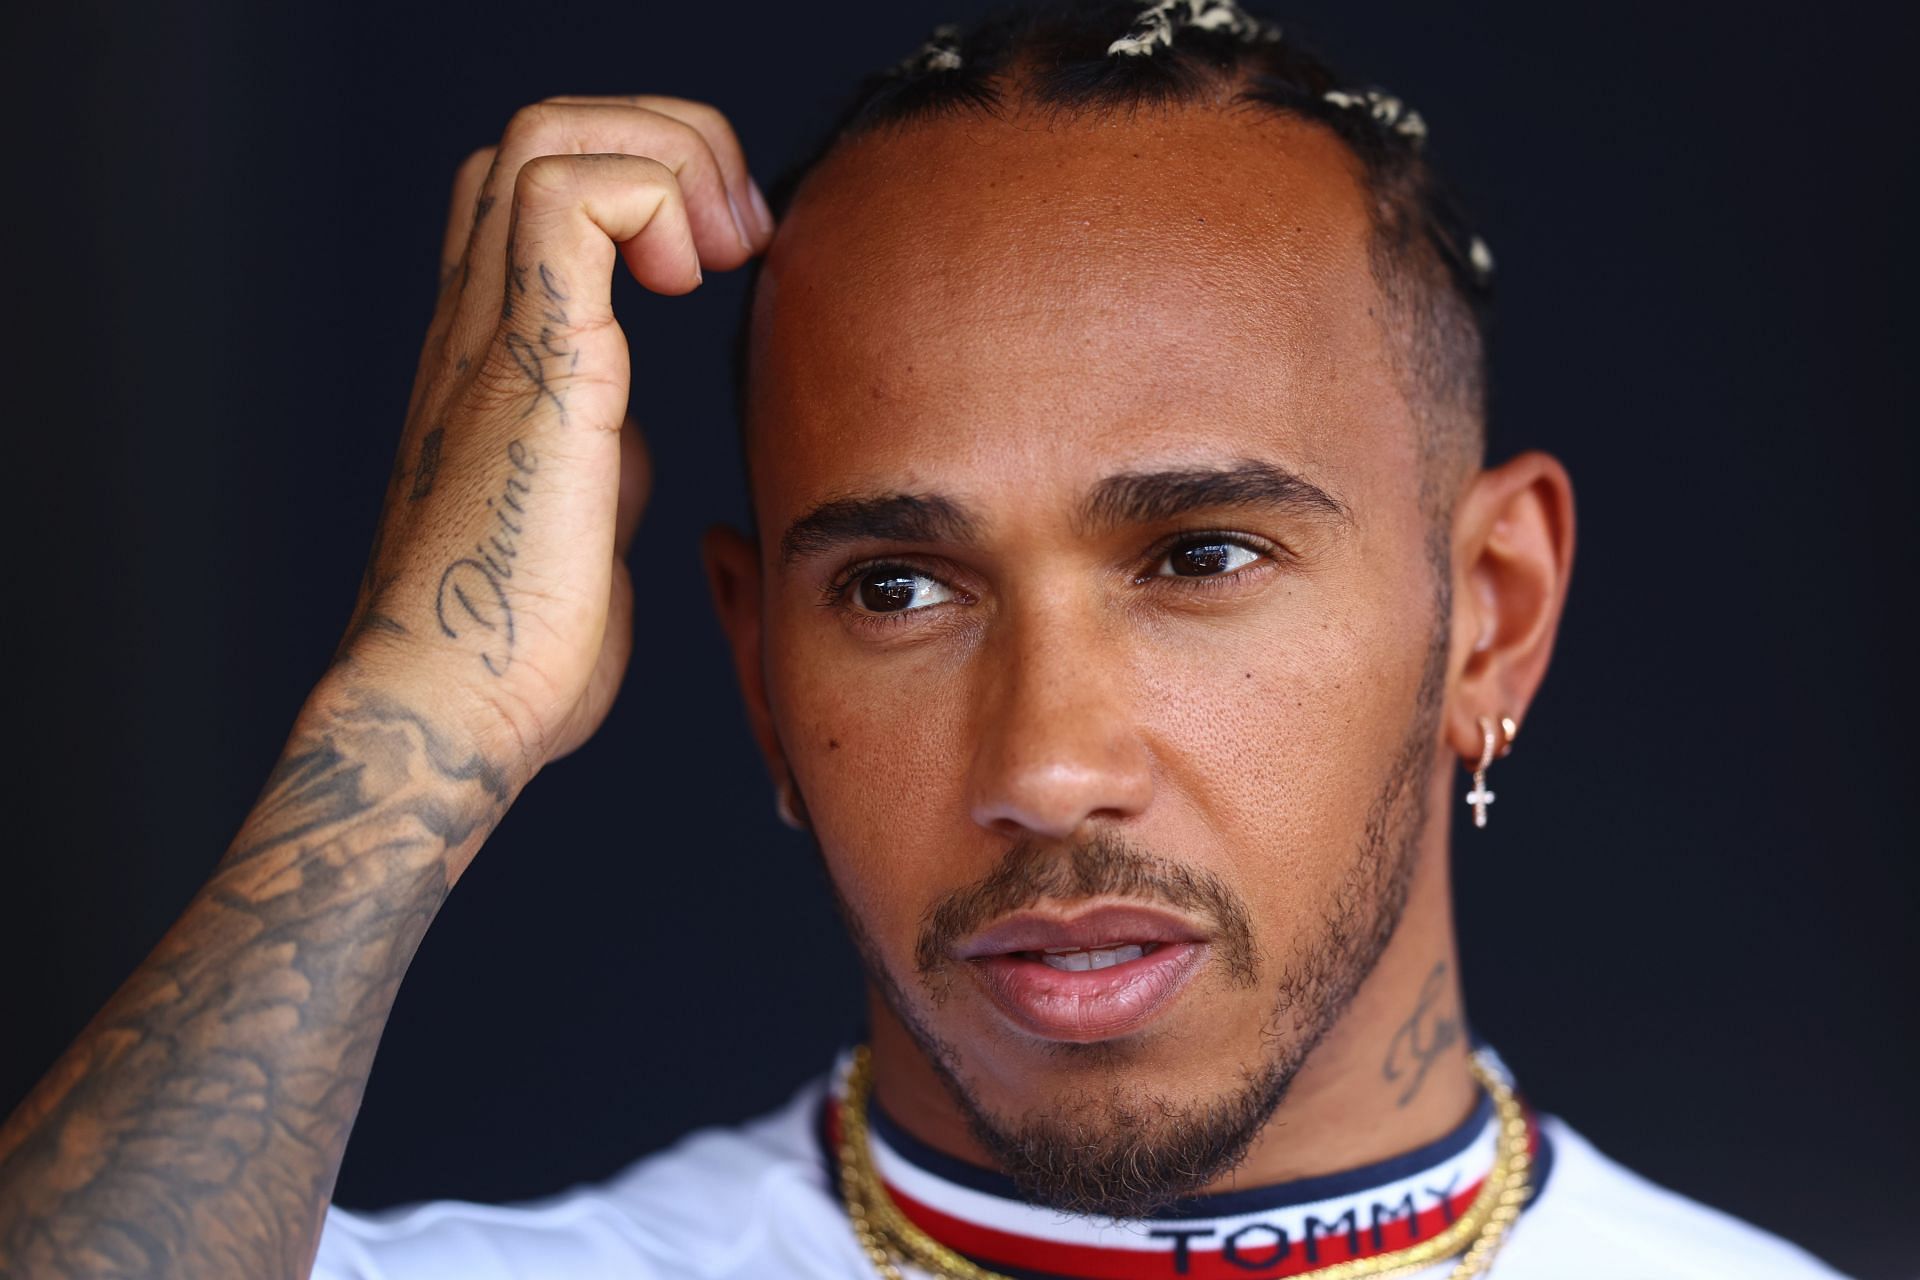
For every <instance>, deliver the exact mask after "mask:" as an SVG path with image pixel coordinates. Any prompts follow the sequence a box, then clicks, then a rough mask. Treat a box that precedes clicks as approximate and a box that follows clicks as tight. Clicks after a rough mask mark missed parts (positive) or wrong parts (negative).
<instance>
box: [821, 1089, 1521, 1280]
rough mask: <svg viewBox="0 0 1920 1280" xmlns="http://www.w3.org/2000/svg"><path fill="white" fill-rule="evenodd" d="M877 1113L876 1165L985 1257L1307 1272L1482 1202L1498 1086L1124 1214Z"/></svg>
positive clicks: (947, 1239)
mask: <svg viewBox="0 0 1920 1280" xmlns="http://www.w3.org/2000/svg"><path fill="white" fill-rule="evenodd" d="M843 1066H844V1063H843ZM841 1076H842V1072H840V1071H836V1072H835V1075H834V1079H835V1082H836V1084H835V1088H834V1089H833V1090H831V1091H829V1094H828V1096H827V1097H826V1098H825V1099H823V1102H822V1115H821V1137H822V1140H823V1142H824V1143H825V1151H826V1155H827V1164H828V1168H829V1169H833V1168H836V1167H837V1165H836V1161H835V1160H834V1159H833V1152H835V1151H836V1150H837V1149H838V1143H839V1117H838V1105H839V1104H838V1096H839V1089H838V1082H839V1080H840V1079H841ZM868 1118H869V1125H868V1129H869V1135H870V1137H871V1140H872V1151H873V1161H874V1166H875V1168H876V1169H877V1170H878V1172H879V1174H880V1176H881V1178H882V1180H883V1181H884V1182H885V1183H886V1186H887V1190H888V1192H889V1193H890V1194H891V1195H892V1197H893V1199H894V1202H895V1203H896V1204H897V1205H898V1206H899V1207H900V1210H901V1212H902V1213H904V1214H905V1215H906V1216H907V1218H908V1219H909V1220H910V1221H912V1222H913V1223H914V1225H916V1226H917V1227H919V1228H920V1229H921V1230H922V1231H924V1232H926V1233H927V1234H928V1235H929V1236H931V1237H932V1238H933V1239H934V1240H936V1241H938V1242H939V1243H941V1244H943V1245H945V1246H946V1247H947V1248H949V1249H952V1250H954V1251H955V1252H957V1253H959V1254H962V1255H963V1256H965V1257H967V1258H969V1259H971V1260H972V1261H974V1262H975V1263H977V1264H978V1265H980V1266H983V1267H987V1268H989V1269H991V1270H994V1271H999V1272H1002V1273H1004V1274H1006V1275H1010V1276H1015V1277H1023V1278H1025V1277H1032V1278H1034V1280H1053V1278H1055V1277H1071V1278H1073V1280H1162V1278H1165V1280H1215V1278H1219V1280H1228V1278H1231V1280H1246V1278H1247V1277H1250V1276H1266V1277H1280V1276H1300V1275H1309V1274H1311V1273H1312V1272H1314V1271H1317V1270H1320V1269H1322V1268H1324V1267H1330V1266H1333V1265H1335V1264H1337V1263H1342V1262H1349V1261H1353V1260H1357V1259H1363V1258H1374V1257H1378V1256H1380V1255H1383V1254H1390V1253H1394V1252H1396V1251H1398V1250H1401V1249H1404V1248H1406V1247H1407V1246H1409V1245H1411V1244H1415V1243H1418V1242H1419V1241H1420V1240H1423V1239H1426V1238H1427V1237H1429V1236H1432V1235H1433V1234H1435V1233H1436V1232H1438V1231H1440V1230H1442V1229H1444V1228H1445V1227H1446V1226H1447V1224H1448V1223H1450V1222H1452V1221H1453V1220H1454V1219H1455V1218H1456V1217H1458V1216H1459V1215H1460V1214H1461V1213H1462V1212H1463V1211H1464V1210H1465V1209H1466V1208H1467V1206H1468V1205H1470V1204H1471V1203H1472V1201H1473V1198H1474V1195H1475V1194H1476V1193H1477V1192H1478V1191H1479V1190H1480V1187H1481V1184H1482V1183H1483V1181H1484V1180H1485V1178H1486V1176H1487V1174H1488V1172H1489V1171H1491V1170H1492V1168H1493V1164H1494V1155H1495V1150H1496V1146H1497V1143H1498V1137H1499V1126H1498V1120H1497V1117H1496V1116H1495V1114H1494V1110H1493V1103H1492V1100H1491V1099H1490V1098H1488V1097H1487V1096H1486V1095H1485V1094H1482V1095H1481V1097H1480V1100H1479V1102H1478V1103H1477V1104H1476V1105H1475V1107H1474V1109H1473V1111H1472V1112H1471V1113H1470V1114H1469V1115H1468V1116H1467V1117H1466V1119H1465V1120H1463V1121H1462V1122H1461V1123H1460V1124H1459V1125H1458V1126H1456V1127H1455V1128H1454V1129H1453V1130H1452V1131H1450V1132H1449V1133H1447V1134H1445V1135H1443V1136H1442V1137H1440V1138H1438V1139H1436V1140H1435V1141H1433V1142H1429V1143H1426V1144H1425V1145H1423V1146H1421V1147H1418V1148H1416V1149H1415V1150H1412V1151H1408V1152H1406V1153H1404V1154H1402V1155H1398V1156H1395V1157H1393V1158H1391V1159H1388V1160H1382V1161H1378V1162H1376V1163H1373V1164H1368V1165H1364V1166H1362V1167H1360V1168H1356V1169H1350V1170H1347V1171H1345V1172H1341V1173H1334V1174H1327V1175H1323V1176H1319V1177H1311V1178H1302V1179H1298V1180H1295V1181H1292V1182H1284V1183H1277V1184H1272V1185H1268V1186H1262V1187H1249V1188H1245V1189H1242V1190H1236V1191H1230V1192H1224V1193H1220V1194H1215V1195H1206V1196H1195V1197H1190V1198H1188V1199H1186V1200H1182V1201H1180V1202H1178V1203H1177V1204H1175V1205H1173V1206H1170V1207H1169V1208H1168V1209H1166V1210H1164V1211H1162V1212H1161V1213H1160V1214H1158V1215H1156V1216H1155V1217H1154V1218H1152V1219H1147V1220H1138V1221H1120V1222H1115V1221H1112V1220H1108V1219H1096V1218H1087V1217H1080V1216H1076V1215H1071V1214H1066V1213H1062V1212H1059V1211H1058V1210H1054V1209H1048V1208H1043V1207H1041V1206H1038V1205H1034V1204H1031V1203H1029V1202H1027V1201H1024V1200H1022V1199H1021V1198H1020V1196H1019V1193H1018V1192H1017V1191H1016V1190H1015V1188H1014V1185H1013V1183H1012V1181H1011V1180H1010V1179H1009V1178H1007V1177H1006V1176H1005V1175H1003V1174H1001V1173H998V1172H996V1171H994V1170H992V1169H987V1168H983V1167H981V1166H979V1165H975V1164H970V1163H968V1162H966V1161H964V1160H960V1159H957V1158H955V1157H953V1156H950V1155H947V1154H945V1153H943V1152H940V1151H936V1150H934V1149H933V1148H931V1147H929V1146H927V1145H926V1144H925V1143H922V1142H920V1141H919V1140H918V1139H916V1138H914V1137H913V1135H911V1134H909V1133H907V1132H906V1131H905V1130H904V1129H903V1128H901V1126H900V1125H899V1123H898V1122H896V1121H895V1120H894V1119H893V1118H892V1117H891V1116H889V1115H888V1114H887V1113H886V1111H885V1110H884V1109H883V1108H882V1107H880V1106H879V1104H878V1102H877V1101H876V1102H874V1103H873V1104H872V1105H871V1106H870V1108H869V1117H868ZM1528 1119H1529V1130H1530V1135H1529V1136H1530V1139H1531V1141H1532V1144H1533V1154H1534V1166H1533V1168H1534V1186H1535V1190H1536V1194H1537V1190H1538V1186H1539V1183H1540V1181H1541V1180H1542V1179H1543V1178H1544V1177H1545V1174H1546V1170H1547V1163H1548V1158H1549V1153H1548V1151H1547V1150H1546V1145H1545V1139H1544V1136H1543V1135H1542V1134H1541V1133H1540V1130H1539V1126H1538V1124H1537V1123H1535V1122H1534V1120H1533V1116H1532V1113H1531V1112H1529V1113H1528Z"/></svg>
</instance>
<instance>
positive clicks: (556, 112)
mask: <svg viewBox="0 0 1920 1280" xmlns="http://www.w3.org/2000/svg"><path fill="white" fill-rule="evenodd" d="M567 110H568V108H567V107H564V106H562V105H560V104H558V103H553V102H534V103H529V104H528V105H526V106H524V107H522V108H520V109H519V110H518V111H516V112H514V113H513V116H512V118H511V119H509V120H508V121H507V127H506V130H505V131H504V132H503V133H502V135H501V140H500V145H501V146H502V147H503V148H509V149H514V148H518V147H522V146H525V145H526V144H528V143H530V142H531V141H533V140H534V139H536V138H539V137H542V136H544V135H545V134H547V133H549V132H550V131H552V130H553V128H554V127H555V125H556V123H557V121H558V120H559V119H560V118H561V117H562V116H564V115H565V114H566V112H567Z"/></svg>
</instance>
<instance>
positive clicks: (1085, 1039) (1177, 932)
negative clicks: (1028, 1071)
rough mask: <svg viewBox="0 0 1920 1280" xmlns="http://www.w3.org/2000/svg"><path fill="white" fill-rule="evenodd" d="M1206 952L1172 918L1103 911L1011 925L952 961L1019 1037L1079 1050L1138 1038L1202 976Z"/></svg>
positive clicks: (962, 949)
mask: <svg viewBox="0 0 1920 1280" xmlns="http://www.w3.org/2000/svg"><path fill="white" fill-rule="evenodd" d="M1207 951H1208V947H1207V935H1206V933H1205V932H1204V931H1203V930H1200V929H1198V928H1196V927H1195V926H1194V925H1193V924H1192V923H1191V922H1189V921H1186V920H1183V919H1182V918H1180V917H1179V916H1176V915H1172V914H1169V913H1167V912H1163V911H1156V910H1154V909H1152V908H1148V907H1134V906H1107V907H1099V908H1095V909H1093V910H1091V911H1084V912H1080V913H1077V914H1075V915H1072V916H1065V917H1052V916H1043V915H1038V914H1035V913H1031V912H1029V913H1022V914H1020V915H1016V916H1011V917H1009V918H1007V919H1005V920H1002V921H999V922H998V923H996V924H994V925H993V926H992V927H990V928H988V929H985V930H982V931H981V932H979V933H976V934H973V935H972V936H970V937H968V938H967V939H966V940H965V941H963V942H962V943H961V944H960V945H958V946H957V947H955V948H954V949H953V952H952V954H953V956H954V957H955V958H956V959H958V960H963V961H966V962H967V964H966V968H967V971H968V972H970V973H972V974H973V975H974V977H975V978H976V979H977V980H978V982H979V983H980V987H981V989H982V991H983V992H984V993H985V994H986V996H987V998H988V999H989V1000H990V1001H991V1002H992V1003H993V1005H994V1006H995V1008H996V1009H998V1010H999V1012H1000V1013H1001V1015H1002V1016H1004V1017H1005V1018H1006V1019H1007V1020H1008V1021H1009V1022H1011V1023H1012V1024H1013V1025H1014V1026H1015V1027H1016V1028H1018V1029H1020V1030H1022V1031H1025V1032H1026V1033H1028V1034H1030V1035H1034V1036H1038V1037H1040V1038H1042V1039H1047V1040H1060V1041H1071V1042H1074V1043H1081V1044H1085V1043H1091V1042H1093V1041H1097V1040H1110V1039H1114V1038H1116V1037H1119V1036H1123V1035H1128V1034H1131V1033H1133V1032H1136V1031H1139V1030H1141V1029H1143V1028H1144V1027H1145V1026H1146V1025H1147V1024H1148V1023H1149V1022H1151V1021H1152V1020H1153V1019H1154V1018H1155V1017H1156V1016H1158V1015H1159V1014H1160V1013H1162V1012H1163V1011H1164V1010H1165V1009H1166V1008H1167V1007H1168V1006H1170V1005H1171V1004H1172V1002H1173V999H1174V997H1175V996H1176V995H1178V994H1179V992H1180V991H1181V989H1182V988H1184V987H1185V986H1186V984H1187V982H1188V981H1189V980H1190V979H1191V978H1192V977H1193V975H1194V974H1195V973H1197V972H1199V970H1200V968H1201V966H1202V964H1203V963H1204V961H1205V959H1206V955H1207Z"/></svg>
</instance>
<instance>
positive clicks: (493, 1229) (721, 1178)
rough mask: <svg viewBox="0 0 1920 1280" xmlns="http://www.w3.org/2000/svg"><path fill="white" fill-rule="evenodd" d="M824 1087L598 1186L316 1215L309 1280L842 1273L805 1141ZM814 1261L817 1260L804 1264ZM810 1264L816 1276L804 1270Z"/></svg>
mask: <svg viewBox="0 0 1920 1280" xmlns="http://www.w3.org/2000/svg"><path fill="white" fill-rule="evenodd" d="M825 1088H826V1080H825V1077H821V1078H817V1079H814V1080H811V1081H809V1082H808V1083H807V1084H806V1085H804V1086H803V1087H801V1088H800V1089H799V1090H798V1091H797V1092H796V1093H795V1094H794V1095H793V1097H792V1098H791V1099H790V1100H789V1101H788V1102H787V1103H786V1104H785V1105H783V1106H782V1107H780V1108H779V1109H778V1110H776V1111H773V1112H770V1113H768V1114H766V1115H764V1116H761V1117H759V1118H758V1119H756V1120H752V1121H749V1122H748V1123H746V1124H742V1125H738V1126H729V1127H716V1128H710V1129H702V1130H698V1131H696V1132H694V1133H691V1134H689V1135H687V1136H686V1137H684V1138H682V1139H681V1140H680V1141H678V1142H677V1143H675V1144H674V1145H673V1146H671V1147H669V1148H667V1149H665V1150H663V1151H660V1152H657V1153H655V1154H653V1155H649V1156H647V1157H645V1158H643V1159H641V1160H639V1161H637V1162H635V1163H634V1164H632V1165H630V1166H628V1167H627V1168H626V1169H624V1170H622V1171H621V1172H620V1173H618V1174H616V1175H615V1176H613V1177H612V1178H609V1179H607V1180H606V1181H604V1182H598V1183H590V1184H582V1185H580V1186H576V1187H573V1188H570V1189H568V1190H566V1191H563V1192H561V1193H559V1194H557V1195H553V1196H548V1197H545V1198H543V1199H540V1200H531V1201H524V1202H520V1203H515V1204H501V1205H490V1204H473V1203H467V1202H463V1201H451V1200H440V1201H432V1202H429V1203H426V1204H420V1205H413V1206H408V1207H404V1208H399V1209H390V1210H385V1211H381V1212H377V1213H357V1212H353V1211H350V1210H345V1209H339V1208H329V1209H328V1211H327V1217H326V1221H325V1223H324V1225H323V1228H322V1231H321V1237H320V1248H319V1255H318V1257H317V1259H316V1261H315V1264H314V1270H313V1273H312V1274H313V1278H314V1280H412V1278H414V1277H427V1276H434V1277H438V1276H447V1275H458V1276H461V1277H463V1278H464V1280H508V1277H512V1278H513V1280H522V1278H523V1277H567V1278H568V1280H589V1278H592V1277H601V1276H606V1277H614V1276H618V1277H621V1278H622V1280H645V1278H646V1277H649V1276H668V1275H671V1276H701V1277H733V1276H745V1275H749V1274H756V1273H757V1274H765V1273H766V1268H767V1265H768V1264H769V1262H772V1263H774V1264H775V1266H776V1269H778V1270H780V1272H781V1274H790V1275H796V1276H804V1275H811V1274H814V1273H815V1272H816V1271H817V1272H818V1273H819V1274H822V1275H826V1274H835V1273H836V1271H838V1272H839V1273H844V1264H841V1265H840V1266H839V1267H838V1268H836V1267H835V1263H837V1262H839V1258H838V1255H839V1253H840V1252H841V1250H842V1249H844V1248H845V1247H846V1244H847V1242H848V1241H850V1240H851V1236H850V1235H849V1234H848V1233H847V1232H845V1231H844V1229H842V1230H839V1231H835V1230H832V1228H834V1227H837V1226H840V1224H839V1222H838V1220H837V1217H836V1215H837V1213H838V1204H837V1201H835V1200H834V1198H833V1195H834V1193H833V1189H832V1186H831V1184H830V1182H829V1179H828V1176H827V1172H826V1168H825V1164H824V1161H823V1160H822V1157H821V1148H820V1145H819V1138H818V1127H817V1126H818V1119H819V1114H820V1105H821V1099H822V1097H823V1095H824V1092H825ZM809 1252H813V1253H817V1254H818V1255H819V1256H818V1258H817V1260H816V1259H815V1258H810V1257H808V1256H806V1255H808V1254H809ZM816 1261H817V1263H818V1265H817V1266H816V1265H815V1263H816Z"/></svg>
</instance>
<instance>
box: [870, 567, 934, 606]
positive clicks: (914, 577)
mask: <svg viewBox="0 0 1920 1280" xmlns="http://www.w3.org/2000/svg"><path fill="white" fill-rule="evenodd" d="M851 585H852V587H853V590H852V592H851V594H852V596H853V598H854V601H855V603H856V604H858V605H859V607H860V608H861V609H863V610H865V611H866V612H868V613H906V612H907V611H908V610H911V609H924V608H926V607H927V606H928V605H934V604H944V603H946V602H947V601H949V600H951V599H953V591H952V590H951V589H950V588H949V587H948V586H947V585H946V584H945V583H943V582H941V581H940V580H939V579H938V578H930V577H928V576H927V575H926V574H924V573H914V572H912V571H910V570H907V569H903V568H899V567H897V566H883V567H881V568H878V569H869V570H868V571H867V572H865V573H863V574H861V575H860V576H859V577H858V578H855V579H854V580H853V583H852V584H851Z"/></svg>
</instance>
